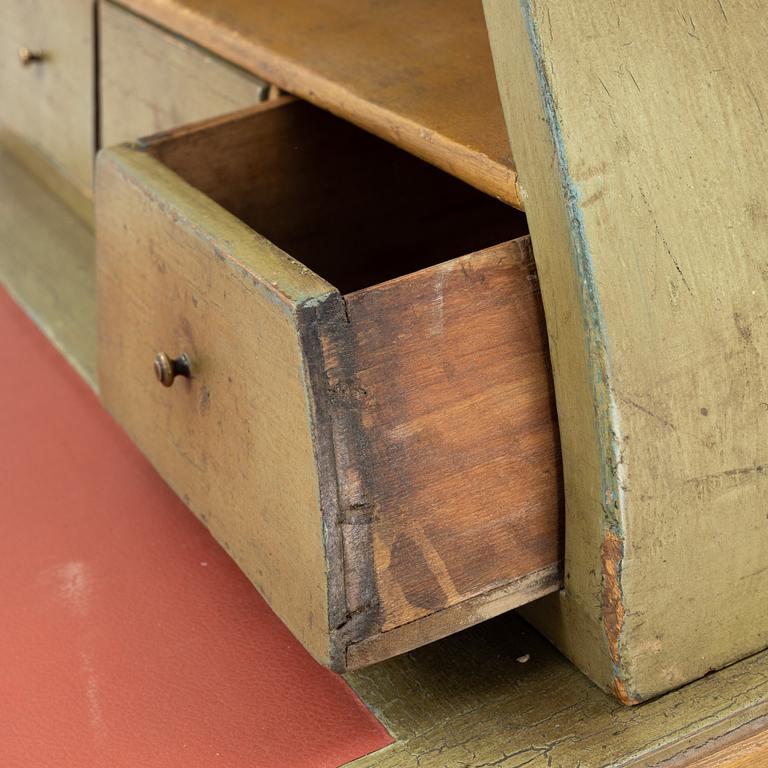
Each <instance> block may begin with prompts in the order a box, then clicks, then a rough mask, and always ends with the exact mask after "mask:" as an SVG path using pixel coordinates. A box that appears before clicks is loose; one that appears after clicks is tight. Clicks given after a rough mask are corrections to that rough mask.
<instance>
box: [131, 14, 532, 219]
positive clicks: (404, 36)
mask: <svg viewBox="0 0 768 768" xmlns="http://www.w3.org/2000/svg"><path fill="white" fill-rule="evenodd" d="M120 4H121V5H123V6H125V7H127V8H130V9H131V10H133V11H135V12H136V13H138V14H140V15H143V16H145V17H146V18H149V19H151V20H153V21H155V22H156V23H158V24H160V25H162V26H165V27H167V28H169V29H172V30H174V31H175V32H176V33H177V34H180V35H183V36H184V37H186V38H188V39H189V40H192V41H194V42H195V43H198V44H199V45H201V46H203V47H205V48H207V49H209V50H211V51H213V52H214V53H217V54H218V55H219V56H221V57H222V58H225V59H227V60H229V61H231V62H233V63H234V64H237V65H239V66H241V67H243V69H246V70H248V71H250V72H253V73H254V74H256V75H259V76H260V77H263V78H264V79H265V80H267V81H269V82H271V83H274V84H275V85H277V86H279V87H280V88H282V89H284V90H286V91H288V92H289V93H293V94H295V95H296V96H300V97H301V98H303V99H306V100H307V101H309V102H312V103H314V104H317V105H318V106H320V107H322V108H323V109H327V110H329V111H331V112H333V113H335V114H337V115H339V116H340V117H343V118H344V119H345V120H349V121H350V122H352V123H355V124H356V125H360V126H362V127H363V128H365V129H366V130H368V131H370V132H371V133H374V134H376V135H377V136H381V137H382V138H384V139H386V140H387V141H390V142H392V143H393V144H395V145H397V146H399V147H402V148H404V149H406V150H408V151H409V152H411V153H413V154H414V155H416V156H418V157H421V158H422V159H424V160H427V161H428V162H430V163H432V164H433V165H436V166H438V167H439V168H442V169H443V170H444V171H447V172H448V173H450V174H453V175H454V176H457V177H459V178H461V179H463V180H465V181H467V182H468V183H470V184H472V185H473V186H476V187H477V188H478V189H481V190H483V191H484V192H486V193H488V194H490V195H493V196H494V197H498V198H499V199H500V200H504V201H506V202H508V203H509V204H510V205H514V206H516V207H521V206H522V202H521V200H520V197H519V194H518V190H517V186H516V184H515V181H516V173H515V166H514V162H513V160H512V156H511V153H510V150H509V141H508V139H507V135H506V132H505V128H504V120H503V116H502V112H501V105H500V103H499V94H498V90H497V88H496V79H495V76H494V71H493V63H492V60H491V53H490V48H489V44H488V32H487V30H486V27H485V21H484V19H483V12H482V7H481V5H480V3H478V2H467V0H388V2H377V3H354V2H349V0H324V2H314V3H308V2H305V1H304V0H280V2H253V1H252V0H217V2H216V3H211V2H210V0H121V2H120Z"/></svg>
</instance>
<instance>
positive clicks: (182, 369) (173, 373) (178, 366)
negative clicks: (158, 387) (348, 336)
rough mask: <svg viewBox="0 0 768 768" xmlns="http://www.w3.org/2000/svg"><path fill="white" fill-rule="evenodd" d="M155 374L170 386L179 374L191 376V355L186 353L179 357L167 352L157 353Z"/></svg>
mask: <svg viewBox="0 0 768 768" xmlns="http://www.w3.org/2000/svg"><path fill="white" fill-rule="evenodd" d="M154 367H155V376H156V377H157V380H158V381H159V382H160V383H161V384H162V385H163V386H164V387H170V386H171V384H173V382H174V380H175V379H176V377H177V376H184V377H185V378H187V379H188V378H189V377H190V370H189V357H187V355H186V353H184V354H183V355H180V356H179V357H173V358H171V357H168V355H166V354H165V352H158V353H157V354H156V355H155V365H154Z"/></svg>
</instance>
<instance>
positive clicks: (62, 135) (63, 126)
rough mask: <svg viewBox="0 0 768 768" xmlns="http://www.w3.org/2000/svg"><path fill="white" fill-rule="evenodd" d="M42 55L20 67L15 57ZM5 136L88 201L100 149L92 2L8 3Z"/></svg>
mask: <svg viewBox="0 0 768 768" xmlns="http://www.w3.org/2000/svg"><path fill="white" fill-rule="evenodd" d="M22 47H27V48H29V49H30V50H31V51H42V52H43V53H44V56H45V60H44V61H43V62H41V63H39V64H31V65H30V66H28V67H23V66H22V65H21V63H20V62H19V58H18V55H17V52H18V50H19V49H20V48H22ZM0 49H1V50H2V52H3V55H2V56H0V93H2V95H3V103H4V104H5V107H4V108H3V110H2V112H1V113H0V126H1V127H2V129H3V130H5V131H8V132H10V133H12V134H15V135H16V136H17V137H19V138H22V139H24V140H25V141H27V142H29V143H31V144H33V145H34V146H35V147H37V148H38V149H39V150H40V151H42V152H43V153H44V154H45V155H46V156H47V157H48V159H49V160H50V161H51V162H53V163H54V164H55V165H56V167H57V168H58V169H59V171H60V172H62V173H63V174H64V175H65V176H68V177H69V178H70V179H71V180H72V183H73V184H75V185H76V186H77V187H78V188H79V190H80V192H81V193H82V194H86V195H89V194H90V189H91V182H92V178H93V153H94V149H95V146H96V145H95V136H94V127H95V115H94V74H93V73H94V63H93V62H94V34H93V3H92V2H91V0H57V2H50V1H49V0H4V2H3V3H2V4H1V5H0Z"/></svg>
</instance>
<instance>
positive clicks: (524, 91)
mask: <svg viewBox="0 0 768 768" xmlns="http://www.w3.org/2000/svg"><path fill="white" fill-rule="evenodd" d="M486 12H487V16H488V21H489V31H490V35H491V41H492V47H493V49H494V53H495V57H496V67H497V73H498V80H499V87H500V92H501V97H502V101H503V103H504V105H505V112H506V118H507V121H508V123H509V130H510V136H511V137H513V139H514V143H513V146H514V150H515V157H516V161H517V164H518V170H519V172H520V185H521V189H522V190H523V195H524V197H525V200H526V203H525V205H526V210H527V212H528V220H529V223H530V227H531V235H532V238H533V244H534V251H535V253H536V259H537V265H538V268H539V277H540V280H541V285H542V298H543V301H544V309H545V313H546V317H547V326H548V330H549V342H550V349H551V351H552V359H553V370H554V377H555V389H556V393H557V402H558V413H559V416H560V430H561V438H562V447H563V463H564V477H565V492H566V551H565V558H566V581H565V590H564V591H563V592H562V593H561V594H560V595H559V596H558V597H556V598H555V599H553V600H551V601H549V602H548V604H546V605H545V606H543V607H542V610H540V611H539V612H538V613H537V618H536V621H537V622H539V625H540V626H541V627H543V628H545V630H546V632H547V633H548V634H549V636H550V637H552V638H553V639H554V641H555V642H556V643H557V644H558V645H559V646H560V647H561V648H562V649H563V650H564V651H565V652H566V653H567V654H569V655H570V656H571V657H572V658H574V659H575V660H576V662H577V663H578V664H579V665H580V666H581V667H582V668H583V669H584V670H585V671H587V672H588V673H589V674H590V675H591V676H592V677H593V678H594V679H595V680H597V681H599V682H600V683H601V684H602V685H604V686H606V687H611V688H612V689H613V690H614V691H615V692H616V694H617V695H618V696H619V697H620V698H621V699H622V700H624V701H626V702H634V701H638V700H642V699H645V698H648V697H651V696H654V695H657V694H659V693H661V692H662V691H665V690H668V689H670V688H674V687H676V686H678V685H681V684H682V683H684V682H686V681H688V680H691V679H693V678H696V677H699V676H701V675H703V674H706V673H707V672H709V671H710V670H711V669H714V668H718V667H720V666H723V665H724V664H728V663H731V662H733V661H735V660H736V659H738V658H740V657H743V656H745V655H747V654H750V653H754V652H755V651H757V650H760V649H761V648H764V647H765V646H766V644H768V611H766V610H765V602H766V596H767V595H768V526H766V514H765V495H766V481H767V480H768V473H766V471H765V466H766V462H767V461H768V453H767V452H766V443H765V440H764V435H765V431H766V428H768V408H766V406H765V403H766V402H768V377H767V376H766V373H765V366H764V364H763V353H764V348H765V340H766V332H767V331H768V326H766V319H767V318H768V279H767V278H768V273H767V272H766V268H765V259H764V254H765V253H766V252H767V251H768V224H767V222H768V205H766V200H765V177H766V173H768V130H766V122H765V121H766V115H768V110H766V108H765V105H766V104H768V47H766V45H765V39H766V34H768V15H766V14H765V12H764V9H762V7H761V5H760V4H756V3H754V2H751V1H748V2H746V1H745V2H737V1H735V0H734V1H733V2H725V0H723V2H711V3H693V2H686V3H683V4H679V3H677V4H674V5H671V4H667V3H664V2H661V0H658V1H657V0H654V1H653V2H650V3H636V4H624V5H621V6H620V7H617V6H611V5H605V4H599V3H593V4H590V6H589V13H585V12H584V11H583V9H582V8H577V7H576V6H571V5H567V4H562V3H554V2H547V1H545V0H526V1H525V2H522V3H518V2H517V0H514V1H513V0H487V2H486Z"/></svg>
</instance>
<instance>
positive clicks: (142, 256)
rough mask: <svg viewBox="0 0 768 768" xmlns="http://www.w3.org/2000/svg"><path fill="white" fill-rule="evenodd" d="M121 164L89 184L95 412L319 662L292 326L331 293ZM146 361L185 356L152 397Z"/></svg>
mask: <svg viewBox="0 0 768 768" xmlns="http://www.w3.org/2000/svg"><path fill="white" fill-rule="evenodd" d="M121 153H123V154H126V153H127V154H128V155H130V150H122V149H118V150H115V151H113V152H112V153H110V154H109V155H107V156H106V157H104V156H102V159H101V160H100V162H99V173H98V177H97V186H96V193H97V206H96V210H97V237H98V259H97V294H98V333H99V339H98V370H99V387H100V391H101V395H102V398H103V401H104V403H105V404H106V406H107V407H108V409H109V410H110V411H111V412H112V413H113V414H114V415H115V417H116V418H117V419H118V421H120V422H121V423H122V424H123V425H124V426H125V427H126V429H127V431H128V432H129V434H130V436H131V437H132V439H133V440H134V441H135V442H136V443H137V444H138V445H139V446H140V447H141V448H142V450H143V451H144V453H145V454H146V455H147V456H148V458H149V459H150V460H151V461H152V463H153V464H154V465H155V466H156V467H157V468H158V470H159V471H160V473H161V474H162V475H163V477H164V478H165V480H166V481H167V482H168V483H169V485H170V486H171V487H172V488H173V489H174V490H175V491H176V492H177V493H178V494H179V496H181V497H182V498H183V499H184V501H185V502H186V503H187V504H188V506H189V507H190V508H191V509H192V510H193V511H194V512H195V513H196V514H197V515H198V516H199V517H200V519H201V520H203V522H204V523H205V525H206V526H207V527H208V528H209V529H210V530H211V532H212V533H213V534H214V536H216V537H217V539H218V540H219V541H220V542H221V543H222V544H223V545H224V547H225V548H226V549H227V551H228V552H229V553H230V555H231V556H232V557H233V558H234V559H235V560H236V561H237V563H238V564H239V565H240V567H241V568H242V569H243V571H244V572H245V573H246V574H247V575H248V577H249V578H250V579H251V581H253V583H254V584H255V585H256V586H257V587H258V589H259V590H260V591H261V592H262V594H264V596H265V597H266V598H267V600H268V601H269V602H270V604H271V605H272V606H273V608H275V610H276V612H277V613H278V615H279V616H280V617H281V618H282V619H283V621H284V622H285V623H286V624H287V625H288V626H289V627H290V628H291V630H292V631H293V632H294V634H296V635H297V637H298V638H299V639H300V640H301V642H302V643H303V644H304V645H305V646H306V647H307V648H308V649H309V650H310V652H312V653H313V654H314V656H315V657H316V658H318V659H319V660H321V661H322V662H324V663H326V664H327V663H329V652H328V634H329V633H328V600H327V589H326V579H325V549H324V542H323V528H322V521H321V513H320V502H319V495H318V494H319V491H318V477H317V471H316V468H315V456H314V453H313V436H312V435H313V414H312V412H311V401H310V398H309V396H308V392H307V375H306V370H305V368H306V361H305V360H304V358H303V355H302V351H301V342H300V338H299V333H298V327H299V315H300V314H301V312H302V305H303V304H304V303H306V302H310V303H311V302H312V301H314V300H315V298H316V296H317V295H320V296H322V295H323V294H327V293H329V292H330V287H329V286H328V285H327V284H325V283H324V282H323V281H321V280H319V279H318V278H315V277H314V276H313V275H311V274H309V275H303V274H302V273H301V271H300V269H299V267H298V266H296V265H293V264H291V263H290V262H289V261H288V260H287V259H286V258H285V256H284V254H281V252H280V251H279V250H278V249H277V248H275V247H274V246H272V245H271V244H270V243H268V242H267V241H266V240H260V239H258V238H257V237H254V233H253V232H252V231H250V230H248V228H247V227H245V226H244V225H243V224H241V223H240V222H239V221H237V220H236V219H235V218H234V217H231V216H229V215H228V214H226V212H224V211H223V210H221V209H219V208H218V206H216V205H215V204H213V203H211V202H210V201H209V200H207V199H206V198H205V197H204V196H203V195H201V194H199V193H196V192H195V191H194V190H191V189H189V188H185V185H184V184H183V182H180V180H178V178H177V177H175V176H174V174H172V173H171V172H169V171H168V172H165V173H163V169H162V167H160V166H158V165H157V164H156V163H154V162H153V161H152V159H151V158H142V157H141V156H137V157H133V158H132V161H131V163H130V165H129V166H126V165H122V164H121V158H122V156H123V154H121ZM142 160H145V161H146V163H143V162H142ZM202 223H205V224H202ZM159 352H164V353H166V354H167V355H168V356H170V357H176V356H179V355H182V354H186V355H187V356H188V359H189V366H190V373H191V376H190V377H189V378H184V377H182V376H177V377H176V379H175V380H174V382H173V383H172V385H171V386H168V387H166V386H163V385H161V383H160V382H159V381H158V380H157V378H156V376H155V371H154V370H153V361H154V360H155V356H156V355H157V353H159Z"/></svg>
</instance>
